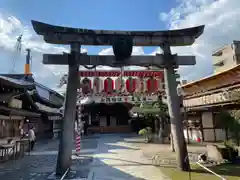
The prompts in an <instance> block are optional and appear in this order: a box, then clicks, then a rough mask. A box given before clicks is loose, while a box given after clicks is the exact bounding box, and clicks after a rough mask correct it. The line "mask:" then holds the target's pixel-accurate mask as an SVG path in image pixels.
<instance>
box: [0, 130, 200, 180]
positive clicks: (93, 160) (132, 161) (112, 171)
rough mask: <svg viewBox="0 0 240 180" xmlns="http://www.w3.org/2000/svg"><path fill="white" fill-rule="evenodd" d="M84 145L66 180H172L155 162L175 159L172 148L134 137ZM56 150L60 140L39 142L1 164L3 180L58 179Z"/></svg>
mask: <svg viewBox="0 0 240 180" xmlns="http://www.w3.org/2000/svg"><path fill="white" fill-rule="evenodd" d="M81 145H82V146H81V147H82V149H81V153H80V155H79V156H75V155H73V156H72V157H73V165H72V167H71V173H69V176H68V177H67V178H66V179H69V180H70V179H72V180H73V179H75V180H83V179H85V180H169V178H168V177H166V176H165V175H164V174H163V173H162V172H161V170H160V169H159V168H158V167H156V166H155V165H156V164H155V163H154V162H153V160H152V159H153V157H155V156H156V155H157V157H158V158H160V159H162V158H170V159H175V155H174V153H171V152H170V148H169V145H161V144H150V143H144V142H143V139H141V138H140V137H138V136H137V135H135V134H114V135H113V134H111V135H98V136H96V135H91V136H89V137H85V138H84V139H83V140H82V144H81ZM57 148H58V142H57V141H53V140H52V141H46V142H39V143H38V144H36V148H35V150H34V151H33V152H31V153H30V155H26V156H25V157H24V158H23V159H19V160H16V161H9V162H6V163H3V164H0V180H2V179H3V180H43V179H44V180H53V179H56V178H55V177H54V171H55V166H56V161H57ZM189 150H190V151H192V152H195V153H196V154H198V153H201V152H202V151H203V150H204V149H203V148H202V147H200V146H196V147H189ZM73 152H74V151H73ZM169 152H170V153H169Z"/></svg>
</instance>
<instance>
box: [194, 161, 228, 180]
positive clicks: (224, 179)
mask: <svg viewBox="0 0 240 180" xmlns="http://www.w3.org/2000/svg"><path fill="white" fill-rule="evenodd" d="M196 164H197V165H199V166H200V167H201V168H203V169H204V170H206V171H208V172H210V173H211V174H213V175H215V176H217V177H219V178H220V179H222V180H227V179H226V178H224V177H222V176H220V175H219V174H217V173H215V172H213V171H212V170H210V169H209V168H207V167H206V166H204V165H202V164H201V163H199V162H196Z"/></svg>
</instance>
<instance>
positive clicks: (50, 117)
mask: <svg viewBox="0 0 240 180" xmlns="http://www.w3.org/2000/svg"><path fill="white" fill-rule="evenodd" d="M48 119H49V120H51V121H57V120H61V119H62V117H61V116H48Z"/></svg>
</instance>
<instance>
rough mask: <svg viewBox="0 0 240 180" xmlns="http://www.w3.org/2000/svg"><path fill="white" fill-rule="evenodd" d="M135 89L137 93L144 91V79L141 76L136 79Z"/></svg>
mask: <svg viewBox="0 0 240 180" xmlns="http://www.w3.org/2000/svg"><path fill="white" fill-rule="evenodd" d="M136 91H137V92H138V93H144V91H145V83H144V79H142V78H140V79H136Z"/></svg>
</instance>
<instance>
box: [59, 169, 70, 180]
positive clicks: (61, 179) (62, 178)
mask: <svg viewBox="0 0 240 180" xmlns="http://www.w3.org/2000/svg"><path fill="white" fill-rule="evenodd" d="M69 171H70V169H69V168H68V169H67V170H66V171H65V173H64V174H63V175H62V177H61V178H60V180H64V179H65V177H66V176H67V174H68V172H69Z"/></svg>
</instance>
